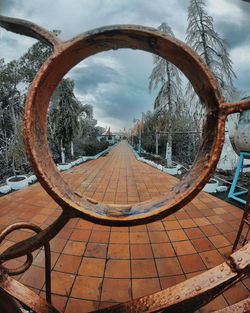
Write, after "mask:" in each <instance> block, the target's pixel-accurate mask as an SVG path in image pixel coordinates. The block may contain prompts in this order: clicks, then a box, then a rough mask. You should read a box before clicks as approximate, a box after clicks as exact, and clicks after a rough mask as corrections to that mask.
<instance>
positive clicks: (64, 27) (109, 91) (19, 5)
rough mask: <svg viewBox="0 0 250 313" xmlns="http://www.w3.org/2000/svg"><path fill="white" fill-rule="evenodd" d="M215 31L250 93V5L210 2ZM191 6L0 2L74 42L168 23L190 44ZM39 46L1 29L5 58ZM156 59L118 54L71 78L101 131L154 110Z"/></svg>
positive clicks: (164, 0) (133, 1)
mask: <svg viewBox="0 0 250 313" xmlns="http://www.w3.org/2000/svg"><path fill="white" fill-rule="evenodd" d="M205 2H206V3H207V11H208V13H209V14H210V15H211V16H212V17H213V19H214V23H215V29H216V31H217V32H218V33H219V34H220V36H221V37H222V38H224V39H226V40H227V42H228V44H229V52H230V57H231V59H232V60H233V63H234V70H235V72H236V75H237V79H236V80H235V85H236V87H238V88H239V89H250V88H249V82H250V3H246V2H243V1H241V0H205ZM188 4H189V1H188V0H178V1H176V0H154V1H150V0H53V1H51V0H0V14H1V15H6V16H11V17H17V18H22V19H27V20H30V21H32V22H34V23H36V24H38V25H40V26H42V27H44V28H46V29H48V30H53V29H59V30H61V31H62V33H61V34H60V38H61V39H63V40H68V39H70V38H71V37H73V36H76V35H77V34H79V33H82V32H84V31H87V30H90V29H92V28H96V27H99V26H104V25H110V24H140V25H145V26H150V27H157V26H159V25H160V24H161V22H163V21H165V22H166V23H168V25H169V26H171V28H172V30H173V32H174V34H175V36H176V37H177V38H178V39H180V40H183V41H184V40H185V31H186V27H187V7H188ZM34 42H35V40H33V39H30V38H27V37H23V36H20V35H16V34H12V33H10V32H7V31H5V30H3V29H0V58H4V59H5V60H6V62H7V61H10V60H12V59H15V58H18V57H19V56H21V55H22V54H23V53H24V52H25V51H26V50H27V49H28V48H29V47H30V46H31V45H32V44H33V43H34ZM152 68H153V62H152V56H151V55H150V54H148V53H144V52H141V51H134V50H133V51H131V50H127V49H126V50H118V51H110V52H105V53H101V54H97V55H95V56H92V57H90V58H88V59H86V60H85V61H84V62H81V63H80V64H79V65H78V66H77V67H75V68H74V69H72V70H71V71H70V73H68V75H69V76H70V77H71V78H72V79H74V81H75V93H76V95H77V96H78V97H79V98H80V99H81V100H82V101H83V103H90V104H93V106H94V115H95V118H96V119H97V120H98V124H99V125H101V126H104V127H105V126H111V130H119V129H122V128H124V127H126V129H128V128H130V127H132V124H133V122H132V121H133V118H139V117H140V115H141V112H142V111H144V112H146V111H147V110H149V109H152V106H153V102H154V97H155V95H156V92H157V91H155V92H152V93H151V94H150V93H149V92H148V77H149V75H150V73H151V71H152Z"/></svg>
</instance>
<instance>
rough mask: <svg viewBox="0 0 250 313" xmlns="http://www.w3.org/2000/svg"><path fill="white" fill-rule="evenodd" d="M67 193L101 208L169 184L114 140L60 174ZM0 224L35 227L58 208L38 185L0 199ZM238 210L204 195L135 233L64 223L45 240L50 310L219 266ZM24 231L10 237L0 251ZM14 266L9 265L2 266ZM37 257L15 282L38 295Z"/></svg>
mask: <svg viewBox="0 0 250 313" xmlns="http://www.w3.org/2000/svg"><path fill="white" fill-rule="evenodd" d="M63 176H64V177H65V179H66V180H67V181H68V182H69V183H70V184H71V185H72V188H75V189H77V190H78V191H79V192H83V193H85V194H86V195H88V196H89V197H92V198H94V199H96V200H98V201H103V202H106V203H133V202H138V201H144V200H147V199H149V198H151V197H153V196H156V195H159V194H161V193H163V192H165V191H166V190H167V189H168V188H169V187H170V186H171V185H172V184H174V183H175V181H176V179H175V178H173V177H171V176H169V175H166V174H164V173H162V172H160V171H158V170H157V169H154V168H152V167H150V166H148V165H146V164H143V163H141V162H138V161H137V160H136V159H135V157H134V155H133V154H132V152H131V150H130V149H129V148H128V146H127V144H126V143H124V142H122V143H120V144H119V145H117V146H116V147H114V148H113V149H112V150H111V151H110V152H109V153H108V155H106V156H104V157H101V158H99V159H98V160H95V161H89V162H87V163H84V164H82V165H80V166H78V167H75V168H73V169H71V170H68V171H67V172H66V173H64V174H63ZM0 207H1V211H0V225H1V228H3V227H4V226H6V225H9V224H11V223H13V222H17V221H30V222H33V223H35V224H37V225H40V226H41V227H42V228H45V227H47V226H48V225H49V224H51V223H52V222H53V221H54V220H55V218H56V217H57V216H58V215H59V214H60V212H61V209H60V208H59V207H58V205H57V204H56V203H55V202H54V201H53V200H52V199H51V198H50V197H49V196H48V195H47V194H46V192H45V191H44V190H43V189H42V188H41V187H40V185H39V184H35V185H33V186H31V187H29V188H27V189H25V190H21V191H17V192H14V193H11V194H9V195H7V196H4V197H1V198H0ZM241 216H242V211H241V210H240V209H238V208H237V207H234V206H232V205H230V204H228V203H226V202H223V201H221V200H219V199H217V198H215V197H213V196H211V195H209V194H205V193H200V194H199V195H198V196H197V197H196V198H195V199H194V200H193V201H192V202H191V203H189V204H188V205H186V206H185V207H184V208H183V209H181V210H180V211H178V212H177V213H176V214H173V215H171V216H169V217H167V218H165V219H163V220H161V221H157V222H154V223H151V224H148V225H143V226H135V227H122V228H118V227H107V226H100V225H95V224H92V223H90V222H87V221H84V220H79V219H72V220H71V221H70V222H69V223H68V224H67V225H66V227H65V228H64V229H63V230H62V231H61V232H60V233H59V234H58V235H57V236H56V237H55V238H54V239H53V240H52V241H51V249H52V266H53V267H52V269H53V270H52V292H53V304H54V305H55V306H56V307H57V308H58V309H60V310H61V311H62V312H66V313H80V312H81V313H83V312H89V311H92V310H95V309H97V308H103V307H105V306H109V305H112V304H114V303H117V302H124V301H127V300H130V299H135V298H137V297H140V296H143V295H146V294H149V293H152V292H156V291H159V290H161V289H164V288H166V287H169V286H171V285H174V284H176V283H179V282H181V281H183V280H185V279H187V278H190V277H192V276H194V275H197V274H199V273H201V272H203V271H205V270H206V269H209V268H211V267H213V266H215V265H217V264H219V263H221V262H223V260H224V257H225V255H227V254H228V253H229V252H230V250H231V247H232V243H233V241H234V239H235V235H236V230H237V228H238V225H239V221H240V218H241ZM30 235H31V234H30V232H29V231H17V232H15V233H12V234H11V235H10V236H9V237H8V238H7V240H5V241H4V243H3V244H2V245H1V246H0V253H1V252H2V251H3V250H5V249H6V248H7V247H9V246H11V245H12V244H13V242H17V241H20V240H22V239H25V238H27V237H29V236H30ZM23 259H24V258H21V259H20V260H13V261H9V266H12V267H15V266H16V265H19V264H20V262H21V261H22V260H23ZM43 267H44V254H43V250H42V249H41V250H39V251H36V252H35V253H34V263H33V265H32V266H31V268H30V269H29V270H28V271H27V272H26V273H24V274H22V275H19V276H18V277H16V279H18V280H19V281H21V282H22V283H23V284H25V285H27V286H29V287H30V288H32V289H33V290H35V291H36V292H37V293H40V294H42V295H44V269H43ZM249 290H250V279H246V280H244V281H243V282H239V283H238V284H237V285H235V286H234V287H233V288H231V289H230V290H228V291H226V292H225V293H224V294H223V295H221V296H219V297H218V298H217V299H215V300H214V301H212V302H211V303H210V304H208V305H207V306H205V307H204V308H203V309H201V310H200V312H203V313H204V312H211V310H214V309H218V308H222V307H225V306H227V305H228V304H232V303H235V302H238V301H239V300H241V299H243V298H246V297H247V296H249Z"/></svg>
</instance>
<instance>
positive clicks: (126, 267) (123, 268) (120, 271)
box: [105, 259, 131, 278]
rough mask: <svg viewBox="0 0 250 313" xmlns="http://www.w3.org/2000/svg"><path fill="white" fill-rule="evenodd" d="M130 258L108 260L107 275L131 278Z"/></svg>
mask: <svg viewBox="0 0 250 313" xmlns="http://www.w3.org/2000/svg"><path fill="white" fill-rule="evenodd" d="M130 276H131V274H130V261H129V260H111V259H110V260H108V261H107V264H106V269H105V277H109V278H130Z"/></svg>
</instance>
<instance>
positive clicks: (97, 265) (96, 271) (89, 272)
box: [78, 258, 106, 277]
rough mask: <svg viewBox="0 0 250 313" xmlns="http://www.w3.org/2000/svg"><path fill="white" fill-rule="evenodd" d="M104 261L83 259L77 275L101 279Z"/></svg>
mask: <svg viewBox="0 0 250 313" xmlns="http://www.w3.org/2000/svg"><path fill="white" fill-rule="evenodd" d="M105 263H106V260H105V259H96V258H84V259H83V260H82V263H81V265H80V267H79V272H78V274H79V275H86V276H97V277H103V274H104V268H105Z"/></svg>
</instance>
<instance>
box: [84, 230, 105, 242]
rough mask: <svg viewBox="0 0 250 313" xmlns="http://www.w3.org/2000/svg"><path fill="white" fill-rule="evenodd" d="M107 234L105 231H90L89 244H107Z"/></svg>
mask: <svg viewBox="0 0 250 313" xmlns="http://www.w3.org/2000/svg"><path fill="white" fill-rule="evenodd" d="M108 241H109V232H106V231H92V233H91V235H90V238H89V242H99V243H108Z"/></svg>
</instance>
